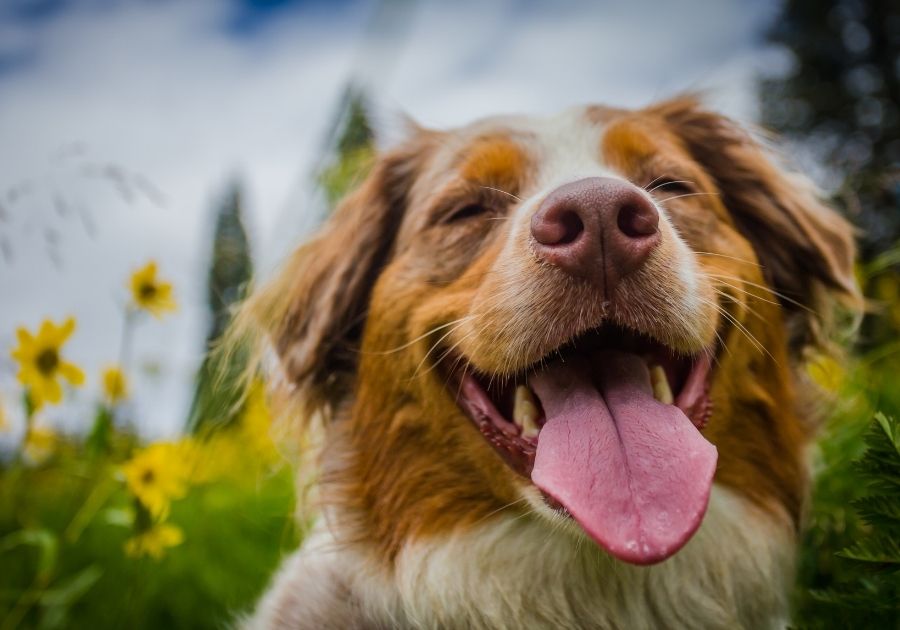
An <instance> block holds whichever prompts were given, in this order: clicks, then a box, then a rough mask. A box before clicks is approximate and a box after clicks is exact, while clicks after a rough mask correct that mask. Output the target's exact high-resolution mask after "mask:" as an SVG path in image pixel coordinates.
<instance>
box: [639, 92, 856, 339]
mask: <svg viewBox="0 0 900 630" xmlns="http://www.w3.org/2000/svg"><path fill="white" fill-rule="evenodd" d="M655 110H656V111H657V113H659V114H660V115H661V116H663V118H664V119H665V120H666V121H667V122H668V124H669V125H670V126H671V127H672V128H673V129H674V131H675V133H676V134H677V136H678V137H679V138H680V139H681V141H682V142H683V143H684V146H685V147H686V148H687V150H688V151H689V152H690V153H691V155H692V156H693V158H694V159H695V160H696V161H697V162H699V163H700V164H701V165H702V166H703V167H704V169H705V170H706V171H707V172H708V173H709V174H710V175H711V176H712V178H713V180H714V182H715V184H716V186H717V188H718V192H719V194H720V195H721V199H722V201H723V203H724V205H725V207H726V208H727V209H728V211H729V212H730V214H731V215H732V217H733V220H734V222H735V225H736V226H737V228H738V230H740V232H741V233H742V234H743V235H744V237H745V238H747V239H748V240H749V241H750V243H751V244H752V245H753V248H754V250H755V251H756V253H757V256H758V258H759V261H760V264H761V265H762V266H763V269H764V272H765V274H766V276H767V280H768V282H769V283H770V284H771V286H772V288H773V289H774V291H775V292H776V295H777V297H778V299H779V300H780V302H781V305H782V307H783V308H784V310H785V312H786V314H787V321H788V324H789V327H790V329H791V330H790V336H791V346H792V347H793V348H794V349H795V350H801V349H803V348H804V347H807V346H809V345H812V344H816V345H818V344H820V343H823V342H826V341H827V337H828V336H829V335H830V334H831V328H832V324H833V323H834V317H833V315H834V310H835V309H834V306H835V305H836V302H837V303H840V304H843V305H844V306H846V307H849V309H850V311H852V312H854V313H855V312H858V311H859V309H860V308H861V304H862V299H861V296H860V291H859V287H858V285H857V283H856V279H855V275H854V268H853V265H854V261H855V258H856V247H855V243H854V231H853V228H852V227H851V226H850V224H849V223H848V222H847V221H846V220H844V219H843V218H842V217H841V216H840V215H838V214H837V213H836V212H835V211H834V210H832V209H831V208H829V207H828V206H826V205H825V204H823V203H822V202H821V201H820V200H819V199H818V197H817V195H816V191H815V189H814V187H813V185H812V184H811V182H809V181H808V180H807V179H806V178H804V177H801V176H799V175H797V174H795V173H790V172H788V171H786V170H785V169H783V168H781V167H780V166H778V165H777V164H776V161H775V160H774V157H773V155H772V153H771V152H770V151H768V150H767V149H765V148H764V147H763V146H762V145H761V144H760V143H759V142H757V141H756V140H755V139H754V138H753V137H752V136H751V135H750V134H749V133H748V132H747V131H746V130H744V129H742V128H741V127H740V126H738V125H737V124H736V123H734V122H733V121H731V120H729V119H728V118H726V117H724V116H721V115H719V114H716V113H713V112H710V111H708V110H706V109H704V108H703V107H702V106H701V105H700V104H699V102H698V100H697V99H696V98H694V97H684V98H680V99H675V100H672V101H667V102H665V103H663V104H661V105H659V106H657V107H656V108H655Z"/></svg>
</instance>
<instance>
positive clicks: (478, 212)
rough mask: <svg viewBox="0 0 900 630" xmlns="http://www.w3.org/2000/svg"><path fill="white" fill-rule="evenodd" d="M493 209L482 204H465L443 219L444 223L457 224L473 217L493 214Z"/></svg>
mask: <svg viewBox="0 0 900 630" xmlns="http://www.w3.org/2000/svg"><path fill="white" fill-rule="evenodd" d="M493 213H494V209H493V208H491V207H490V206H487V205H485V204H482V203H469V204H465V205H463V206H461V207H459V208H457V209H456V210H454V211H453V212H451V213H450V214H449V215H448V216H447V218H446V219H444V223H457V222H460V221H465V220H466V219H471V218H473V217H478V216H483V215H487V214H493Z"/></svg>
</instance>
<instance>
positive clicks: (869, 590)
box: [795, 361, 900, 628]
mask: <svg viewBox="0 0 900 630" xmlns="http://www.w3.org/2000/svg"><path fill="white" fill-rule="evenodd" d="M893 363H894V367H896V361H894V362H893ZM859 371H860V372H865V371H867V369H866V366H865V364H861V366H860V367H859ZM890 380H891V381H893V378H891V379H890ZM852 385H853V387H855V388H857V389H856V391H857V394H858V393H859V389H858V388H859V386H860V383H859V381H858V380H857V381H856V382H855V383H853V384H852ZM850 391H853V390H850ZM873 394H875V395H876V396H877V395H878V392H877V391H875V392H873ZM887 400H889V399H885V401H886V402H887ZM888 405H889V406H891V408H892V409H897V407H896V405H895V404H890V403H888ZM857 410H858V407H857ZM838 417H839V418H840V419H841V420H842V421H843V422H844V423H843V426H840V425H836V424H835V423H834V422H832V423H831V424H830V426H829V430H828V431H827V432H826V435H825V438H824V439H823V440H822V442H821V447H822V457H823V459H824V460H826V461H827V468H826V469H825V470H824V471H822V473H821V475H820V477H819V479H818V480H817V483H816V488H815V494H814V504H813V518H812V523H811V527H810V528H809V530H808V532H807V534H806V539H805V541H804V545H803V547H802V555H801V558H800V574H799V581H798V589H797V592H796V594H795V622H796V623H797V624H798V626H799V627H810V628H831V627H855V628H898V627H900V571H898V569H900V425H898V423H897V422H896V421H895V420H893V419H892V418H890V417H888V416H885V415H884V414H882V413H878V414H876V415H875V421H873V422H872V423H871V424H870V426H868V428H865V427H866V425H865V424H863V423H860V422H858V421H857V422H852V423H847V422H846V421H847V420H848V418H847V417H846V416H843V417H841V414H839V416H838Z"/></svg>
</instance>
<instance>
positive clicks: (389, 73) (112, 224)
mask: <svg viewBox="0 0 900 630" xmlns="http://www.w3.org/2000/svg"><path fill="white" fill-rule="evenodd" d="M397 6H399V7H400V9H399V10H405V9H404V5H402V4H399V5H397ZM773 7H774V3H767V2H763V3H745V2H739V1H738V0H731V1H727V2H718V3H709V2H701V1H700V0H693V1H690V2H680V3H656V2H654V3H646V2H635V3H612V2H609V3H587V2H585V3H566V2H561V3H546V4H541V3H535V2H531V3H514V2H497V3H474V2H472V3H469V2H458V3H444V2H438V1H431V2H425V3H423V4H422V5H421V6H419V7H418V8H416V9H415V10H413V9H409V10H410V11H413V12H412V13H410V14H409V15H408V16H407V20H408V25H409V31H408V33H407V34H406V35H405V36H404V33H403V32H402V31H403V29H402V28H394V29H384V28H376V29H374V31H373V29H371V28H369V27H368V26H367V25H368V24H370V22H369V20H370V19H371V18H372V16H373V15H374V11H375V9H376V5H375V3H374V2H360V3H349V2H342V3H338V4H336V5H331V4H329V3H298V4H297V5H296V6H292V7H291V9H290V10H279V11H277V12H275V13H274V14H273V16H272V18H273V19H267V20H263V19H258V16H257V17H254V18H253V19H252V20H250V21H249V22H248V23H252V27H241V28H236V27H235V24H238V25H239V24H241V22H240V21H238V22H235V13H234V6H233V5H231V4H229V3H223V2H217V1H214V0H206V1H197V2H154V3H147V2H124V1H123V2H97V3H91V4H86V3H70V4H67V5H65V6H64V7H63V8H62V9H59V10H56V11H54V12H53V13H52V16H50V17H48V18H47V19H45V20H41V21H40V22H37V23H36V22H29V23H28V24H22V23H18V22H15V21H13V20H11V19H9V18H8V17H7V18H6V19H4V18H3V17H0V41H3V40H4V36H3V34H4V33H9V34H10V38H7V39H6V42H9V43H7V44H4V46H5V48H2V49H0V57H3V58H4V59H7V58H8V59H16V60H18V61H17V62H16V63H15V64H12V65H11V66H9V68H7V69H6V71H5V72H0V137H2V138H3V139H4V142H3V145H2V146H0V195H6V196H0V204H2V209H3V210H5V214H6V215H8V217H7V219H6V220H5V222H2V223H0V239H2V238H6V239H7V240H8V242H9V244H10V245H11V246H12V247H13V250H14V256H15V258H14V261H13V262H12V263H8V262H3V261H2V259H0V290H2V294H3V296H4V298H3V304H4V306H3V308H2V309H0V348H5V347H8V346H9V345H10V344H11V343H12V338H13V331H14V328H15V326H16V325H17V324H29V325H31V326H34V325H36V323H37V322H38V321H39V320H40V319H41V318H42V317H44V316H53V317H56V318H62V317H63V316H64V315H66V314H69V313H73V314H75V315H77V316H78V318H79V321H80V330H79V331H78V333H77V335H76V337H75V339H74V341H73V342H72V344H71V348H70V350H69V352H70V356H71V357H72V358H74V359H78V360H80V361H81V362H82V363H84V364H85V366H86V367H87V369H88V371H89V373H90V375H91V376H92V383H91V385H92V387H94V388H96V386H97V380H98V379H97V374H98V371H99V369H100V367H101V366H102V365H103V364H104V363H106V362H109V361H113V360H115V358H116V357H117V356H118V344H119V342H118V338H119V330H120V327H121V308H122V304H123V302H124V300H125V288H124V283H125V279H126V277H127V275H128V274H129V273H130V271H131V270H132V269H133V268H135V267H137V266H139V265H140V264H142V263H143V262H144V261H145V260H146V259H148V258H151V257H152V258H156V259H158V260H159V261H160V265H161V270H162V272H163V273H164V274H167V275H169V276H170V277H172V278H174V279H175V281H176V285H177V289H178V292H179V294H180V300H181V303H182V309H181V311H180V313H179V314H178V315H177V316H175V317H171V318H169V319H168V320H164V321H162V322H156V321H153V320H150V321H147V322H144V323H142V325H141V326H140V329H139V330H138V332H137V344H136V347H135V353H134V357H135V366H136V367H137V366H139V365H142V364H145V363H154V364H158V365H159V366H161V370H160V371H159V373H158V375H156V376H152V375H149V374H148V375H145V376H143V377H142V382H141V387H140V388H139V389H138V391H139V392H141V394H140V396H139V398H138V399H137V400H136V401H135V416H136V418H137V419H138V420H139V423H140V428H141V430H142V431H143V432H145V433H148V434H153V435H160V434H169V433H172V432H174V431H177V430H178V428H179V427H180V425H181V422H182V421H183V418H184V415H185V411H186V407H187V405H188V403H189V400H190V395H191V390H190V386H189V382H190V378H191V376H192V374H193V370H194V369H195V368H196V365H197V362H198V360H199V358H200V356H201V353H202V351H203V348H202V339H203V337H204V327H205V322H204V311H203V299H204V298H203V296H204V291H205V289H204V286H203V282H204V279H205V271H206V262H207V257H208V243H207V239H208V231H209V229H210V227H211V226H210V223H211V205H212V203H213V202H214V201H215V199H216V195H217V194H218V192H219V190H220V189H221V187H222V186H223V185H224V183H225V181H226V179H227V178H229V177H230V176H232V175H233V174H235V173H239V174H240V175H241V177H242V178H243V181H244V182H245V183H246V185H247V193H248V194H247V202H248V204H247V205H248V210H249V211H250V221H249V222H250V227H251V232H252V234H253V244H254V246H255V248H256V250H257V252H258V253H260V252H264V253H265V255H266V258H267V259H268V260H272V259H274V258H275V257H277V255H278V254H280V252H281V250H282V249H283V248H284V247H285V244H286V243H288V242H290V241H292V240H295V237H299V236H300V234H301V233H302V232H303V231H304V230H306V229H308V228H309V223H310V220H309V219H308V217H307V218H306V219H305V220H304V216H305V215H304V207H303V206H304V204H305V203H306V200H307V199H308V179H307V174H308V169H309V168H310V166H311V164H312V163H313V160H314V158H315V157H316V155H317V152H318V151H319V149H320V145H321V142H322V134H323V133H324V130H325V128H326V126H327V124H328V123H329V122H330V117H331V115H332V111H331V110H332V108H333V107H334V105H335V103H336V102H337V99H338V98H339V94H340V90H341V89H342V87H343V85H344V83H345V81H346V80H347V78H348V77H349V76H351V75H355V76H357V77H359V78H360V79H361V80H363V81H364V82H365V83H366V84H367V85H368V86H369V87H370V88H371V89H372V90H374V92H375V96H376V99H377V101H378V102H379V103H380V105H381V107H383V108H386V109H398V110H405V111H407V112H409V113H410V114H411V115H412V116H413V117H414V118H416V119H418V120H419V121H421V122H423V123H425V124H427V125H434V126H442V127H444V126H452V125H456V124H462V123H465V122H467V121H468V120H470V119H472V118H474V117H477V116H482V115H486V114H493V113H498V112H502V111H516V112H533V113H538V114H542V113H551V112H553V111H555V110H558V109H560V108H563V107H566V106H569V105H572V104H576V103H584V102H591V101H605V102H609V103H612V104H619V105H639V104H642V103H646V102H649V101H651V100H653V99H655V98H659V97H662V96H665V95H668V94H671V93H674V92H677V91H680V90H683V89H686V88H687V89H697V88H711V89H713V90H714V92H713V94H714V98H713V102H714V104H717V105H719V106H721V107H722V108H724V109H725V110H726V111H728V112H729V113H732V114H734V115H736V116H738V117H741V118H745V119H752V118H753V116H754V115H755V98H754V95H753V87H754V86H753V77H754V75H755V73H756V72H757V71H758V70H759V69H760V68H761V67H763V66H764V65H766V64H768V63H770V62H771V59H772V57H771V53H770V52H768V51H766V50H765V49H764V47H763V46H762V45H761V43H760V41H761V40H760V33H761V30H762V29H763V28H764V27H765V25H766V23H767V21H768V20H770V19H771V15H772V11H773ZM399 23H400V24H403V23H404V22H399ZM376 24H377V23H376ZM367 29H368V30H367ZM398 42H399V44H398ZM2 70H3V68H0V71H2ZM108 165H115V166H118V167H120V168H122V169H124V171H125V172H126V173H128V174H139V175H140V177H142V178H146V179H147V180H148V181H150V182H152V183H153V185H154V186H155V187H156V188H158V189H159V191H160V192H161V194H162V197H163V198H164V203H163V204H161V205H160V204H156V203H154V202H153V200H152V199H151V198H148V197H147V195H144V194H142V193H141V192H140V190H139V187H135V186H134V177H132V176H131V175H129V176H128V177H126V182H127V181H131V184H132V185H131V186H126V192H130V193H131V199H130V201H129V200H126V198H125V197H123V192H122V190H121V187H120V185H117V184H115V183H114V182H112V181H111V180H110V179H109V177H105V176H102V175H103V173H104V172H106V171H104V170H103V169H104V168H105V167H106V166H108ZM138 181H140V180H138ZM130 188H134V190H129V189H130ZM10 190H13V191H17V192H16V195H18V197H17V198H16V199H15V200H14V201H13V200H11V199H10V198H9V196H8V192H9V191H10ZM3 191H7V193H3ZM56 199H62V200H63V201H64V205H65V206H66V210H65V211H63V212H62V213H61V212H60V210H59V208H58V206H59V204H58V203H56V202H55V200H56ZM79 208H80V210H79ZM82 211H83V213H84V215H86V216H88V218H89V221H92V222H93V223H94V224H95V225H96V228H95V234H94V235H93V236H91V234H90V231H89V230H87V229H86V228H85V225H84V224H83V222H84V219H83V217H80V214H79V213H80V212H82ZM60 214H62V216H60ZM0 216H2V215H0ZM48 239H49V240H50V241H53V240H54V239H58V240H59V243H60V244H59V250H60V256H61V260H62V264H61V267H60V268H57V266H55V265H54V263H53V261H52V260H51V259H50V258H49V257H48V255H47V254H46V248H47V241H48ZM2 360H3V359H0V361H2ZM12 373H13V372H12V366H11V365H10V364H8V363H7V364H5V365H4V364H3V363H0V388H2V389H4V390H6V391H8V390H9V389H10V388H11V387H12V385H11V381H12ZM90 398H91V395H90V392H87V393H84V394H82V395H81V400H82V401H83V404H84V405H87V403H88V401H89V400H90ZM57 415H58V416H59V418H63V417H68V416H71V415H72V414H69V413H64V412H59V413H58V414H57Z"/></svg>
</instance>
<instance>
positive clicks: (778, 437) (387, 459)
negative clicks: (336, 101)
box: [250, 98, 857, 563]
mask: <svg viewBox="0 0 900 630" xmlns="http://www.w3.org/2000/svg"><path fill="white" fill-rule="evenodd" d="M853 255H854V247H853V242H852V237H851V230H850V228H849V226H848V225H847V223H845V222H844V221H843V220H842V219H841V218H840V217H839V216H838V215H836V214H835V213H833V212H832V211H830V210H829V209H827V208H826V207H824V206H823V205H821V204H820V203H819V202H818V201H817V200H816V198H815V196H814V194H813V192H812V191H811V190H810V187H809V186H808V185H807V184H806V183H805V182H804V181H802V180H800V179H797V178H795V177H793V176H790V175H788V174H786V173H785V172H783V171H782V170H781V169H780V168H779V167H778V166H776V165H775V164H774V163H773V162H772V161H771V160H770V159H769V157H767V155H766V152H765V151H764V150H763V149H762V148H761V147H760V145H759V144H757V143H756V142H755V141H754V140H753V139H752V138H751V137H750V136H749V135H748V134H746V133H745V132H743V131H742V130H740V129H739V128H738V127H737V126H735V125H734V124H732V123H731V122H729V121H728V120H727V119H725V118H722V117H721V116H718V115H716V114H713V113H710V112H708V111H705V110H704V109H702V108H701V107H700V106H699V105H698V104H697V103H696V102H695V101H694V100H692V99H688V98H686V99H680V100H676V101H670V102H666V103H663V104H661V105H658V106H654V107H650V108H647V109H643V110H638V111H623V110H614V109H608V108H602V107H588V108H581V109H577V110H573V111H570V112H567V113H565V114H563V115H561V116H559V117H556V118H553V119H549V120H535V119H531V118H517V117H500V118H493V119H489V120H484V121H480V122H477V123H475V124H473V125H470V126H468V127H465V128H462V129H458V130H454V131H448V132H437V131H426V130H417V131H416V132H415V133H414V134H413V137H412V138H410V139H409V140H408V141H407V142H406V143H405V144H404V145H403V146H401V147H399V148H397V149H395V150H393V151H391V152H390V153H387V154H386V155H383V156H382V157H381V158H380V159H379V160H378V161H377V163H376V164H375V165H374V167H373V170H372V172H371V174H370V175H369V177H368V179H367V180H366V181H365V182H364V183H363V184H362V185H361V186H360V187H359V188H358V189H357V190H356V191H355V192H354V193H353V194H351V195H350V196H349V198H347V199H346V200H345V201H344V202H343V204H342V205H341V206H340V207H339V208H338V210H337V211H336V212H335V214H334V216H333V217H331V219H330V220H329V221H328V223H327V224H326V225H325V227H324V228H323V229H322V230H321V232H320V233H319V235H318V236H317V237H316V238H315V239H314V240H312V241H311V242H310V243H308V244H307V245H305V246H303V247H302V248H300V249H299V250H298V251H297V252H296V253H295V254H294V256H293V258H292V259H291V260H290V261H289V262H288V264H287V265H286V267H285V270H284V271H283V272H282V275H281V276H280V278H278V279H277V280H276V281H275V282H274V283H273V284H272V285H271V286H270V287H269V288H267V289H264V290H263V291H262V292H260V293H259V294H258V295H257V297H256V298H254V299H253V301H251V303H250V308H251V310H252V312H254V313H255V314H256V316H257V319H258V321H259V322H261V324H262V325H263V326H264V327H265V329H266V331H267V333H268V335H269V337H270V339H271V341H272V343H273V345H274V347H275V348H276V350H277V354H278V356H279V358H280V362H281V365H282V367H283V371H284V374H285V375H286V377H287V379H288V381H289V382H290V384H291V386H292V388H293V391H294V392H295V394H296V395H297V396H299V397H301V398H302V399H303V400H304V401H306V402H307V409H308V410H309V409H311V408H315V409H318V410H325V411H327V412H328V413H326V414H325V415H326V416H327V417H329V418H330V420H329V421H328V426H327V427H326V432H327V438H326V447H325V451H324V455H323V461H322V486H323V487H322V498H323V500H325V501H327V502H333V503H335V504H337V505H339V506H340V507H341V509H342V510H343V511H344V512H343V513H344V514H346V515H348V516H347V519H348V524H347V527H348V528H353V529H355V531H356V532H357V533H358V534H360V536H362V537H365V538H366V539H367V540H369V541H374V544H376V546H379V547H380V548H381V549H382V550H383V551H385V553H387V554H388V555H390V554H392V553H395V552H396V551H398V550H399V549H400V548H401V547H402V545H403V544H404V542H406V541H408V540H409V539H411V538H415V537H422V536H428V535H432V534H435V533H439V532H447V531H451V530H453V529H454V528H458V527H466V526H470V525H472V524H474V523H476V522H480V521H481V520H483V519H486V518H489V517H490V515H492V514H494V513H495V512H497V511H498V510H500V509H502V508H504V507H507V506H511V507H510V508H509V509H521V510H523V511H525V510H531V511H533V512H536V513H537V514H538V515H540V516H539V517H546V518H548V519H551V520H555V521H557V522H559V521H560V520H561V519H562V520H564V521H566V522H573V521H574V522H575V523H577V524H578V525H579V526H580V527H581V528H582V529H583V530H584V532H586V533H587V534H588V535H589V536H590V537H591V538H593V539H594V540H595V541H597V542H598V543H599V544H600V545H601V546H602V547H604V548H605V549H606V550H607V551H609V552H610V553H611V554H613V555H615V556H617V557H619V558H621V559H623V560H626V561H630V562H636V563H651V562H655V561H659V560H661V559H664V558H666V557H668V556H669V555H671V554H672V553H674V552H675V551H677V550H678V549H679V548H680V547H681V546H682V545H683V544H684V543H685V542H686V540H687V539H688V538H689V537H690V536H691V534H692V533H693V532H694V531H695V530H696V528H697V527H698V525H699V524H700V521H701V519H702V517H703V514H704V512H705V510H706V506H707V500H708V497H709V492H710V488H711V484H712V482H713V478H714V477H715V480H716V482H717V483H721V484H725V485H728V486H730V487H732V488H734V489H735V490H736V491H737V492H739V493H741V494H743V495H744V496H745V497H747V498H748V499H750V500H752V501H754V502H756V503H758V504H760V505H762V506H764V507H767V508H770V509H771V510H772V511H773V513H777V514H779V515H785V516H787V518H788V520H794V521H795V520H796V518H797V516H798V513H799V511H800V504H801V501H802V496H803V492H804V480H805V475H804V471H803V466H802V461H801V460H802V453H801V451H802V446H803V444H804V441H805V439H806V437H807V436H806V431H805V427H804V423H803V422H802V421H801V419H800V418H798V415H797V411H796V406H797V405H796V404H795V391H794V389H795V383H794V376H793V373H792V370H791V366H792V365H794V364H796V363H797V360H798V359H799V357H800V355H801V353H802V351H803V350H804V349H805V348H807V347H809V346H810V345H811V344H815V343H816V340H817V339H818V338H819V337H820V336H821V333H822V329H823V327H824V326H825V325H826V324H827V322H828V319H829V313H830V311H831V302H832V301H833V299H834V298H835V297H837V298H839V299H846V300H850V301H852V300H854V299H855V298H856V295H857V293H856V287H855V284H854V280H853V273H852V261H853ZM350 521H352V526H351V525H350V524H349V523H350Z"/></svg>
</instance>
